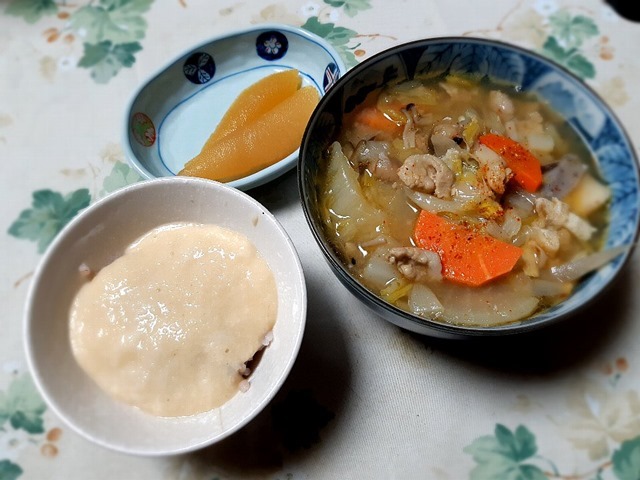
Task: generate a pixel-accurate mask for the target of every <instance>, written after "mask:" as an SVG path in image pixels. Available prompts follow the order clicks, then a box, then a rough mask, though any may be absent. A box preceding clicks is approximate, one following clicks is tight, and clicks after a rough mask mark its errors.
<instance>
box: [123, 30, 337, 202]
mask: <svg viewBox="0 0 640 480" xmlns="http://www.w3.org/2000/svg"><path fill="white" fill-rule="evenodd" d="M288 69H297V70H298V71H299V72H300V75H301V77H302V84H303V85H312V86H314V87H315V88H316V89H317V90H318V93H319V94H320V95H321V96H322V95H323V94H324V93H325V92H326V91H327V90H328V89H329V88H330V87H331V86H332V85H333V84H334V83H335V81H336V80H337V79H338V78H339V77H340V76H341V75H343V74H344V73H345V71H346V68H345V65H344V62H343V61H342V59H341V58H340V55H339V54H338V53H337V52H336V50H335V49H334V48H333V47H332V46H331V45H330V44H329V43H328V42H326V41H325V40H324V39H323V38H321V37H319V36H317V35H314V34H312V33H310V32H308V31H306V30H304V29H302V28H297V27H292V26H289V25H281V24H263V25H258V26H253V27H251V28H248V29H244V30H239V31H234V32H229V33H227V34H225V35H221V36H219V37H216V38H213V39H211V40H208V41H207V42H205V43H202V44H200V45H196V46H194V47H192V48H189V49H188V50H187V51H185V52H183V53H181V54H180V55H179V56H178V57H177V58H175V59H174V60H172V61H170V62H169V63H168V64H167V65H166V66H165V67H163V68H161V69H160V70H159V71H158V72H157V73H155V74H153V75H151V76H150V77H149V80H148V81H146V82H144V83H143V84H141V85H140V87H139V88H138V89H137V91H136V92H134V94H133V95H132V97H131V101H130V102H129V105H128V106H127V109H126V112H125V119H124V132H123V145H124V151H125V155H126V157H127V159H128V160H129V162H130V163H131V165H132V166H133V167H134V168H135V169H136V170H137V171H138V172H139V173H140V174H141V175H142V176H143V177H144V178H154V177H162V176H173V175H175V174H177V173H178V172H179V171H180V170H182V168H183V167H184V164H185V163H186V162H187V161H188V160H190V159H191V158H193V157H194V156H195V155H197V154H198V153H199V152H200V149H201V148H202V146H203V145H204V143H205V141H206V140H207V138H209V135H211V133H212V132H213V131H214V130H215V128H216V126H217V125H218V123H219V122H220V120H221V119H222V116H223V115H224V113H225V112H226V111H227V110H228V109H229V107H230V106H231V104H232V102H233V101H234V100H235V99H236V98H237V97H238V95H239V94H240V93H241V92H242V91H243V90H244V89H246V88H247V87H249V86H250V85H252V84H253V83H255V82H257V81H258V80H260V79H261V78H264V77H266V76H267V75H270V74H272V73H275V72H279V71H283V70H288ZM273 135H274V136H277V135H278V132H277V131H274V132H273ZM297 160H298V150H296V151H295V152H293V153H292V154H291V155H289V156H287V157H286V158H283V159H282V160H280V161H279V162H277V163H275V164H273V165H271V166H269V167H266V168H264V169H262V170H260V171H259V172H256V173H254V174H251V175H248V176H247V177H244V178H240V179H238V180H234V181H232V182H229V185H231V186H232V187H235V188H238V189H240V190H248V189H250V188H254V187H257V186H259V185H262V184H264V183H266V182H268V181H270V180H273V179H274V178H276V177H278V176H280V175H282V174H284V173H286V172H287V171H289V170H291V169H292V168H295V166H296V162H297Z"/></svg>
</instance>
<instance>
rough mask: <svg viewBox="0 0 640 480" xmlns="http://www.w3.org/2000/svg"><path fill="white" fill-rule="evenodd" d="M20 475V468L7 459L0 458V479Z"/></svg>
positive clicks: (10, 478) (15, 477) (13, 477)
mask: <svg viewBox="0 0 640 480" xmlns="http://www.w3.org/2000/svg"><path fill="white" fill-rule="evenodd" d="M20 475H22V468H20V466H18V465H16V464H15V463H13V462H10V461H9V460H0V480H16V479H17V478H18V477H19V476H20Z"/></svg>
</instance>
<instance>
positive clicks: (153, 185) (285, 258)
mask: <svg viewBox="0 0 640 480" xmlns="http://www.w3.org/2000/svg"><path fill="white" fill-rule="evenodd" d="M173 222H191V223H203V224H214V225H218V226H221V227H224V228H227V229H231V230H234V231H236V232H239V233H241V234H243V235H245V236H246V237H247V238H248V239H249V240H250V241H251V242H252V243H253V244H254V245H255V247H256V249H257V250H258V251H259V252H260V254H261V256H262V258H264V260H265V261H266V262H267V264H268V265H269V268H270V269H271V271H272V272H273V275H274V279H275V283H276V288H277V292H278V304H277V317H276V322H275V325H274V328H273V339H272V341H271V343H270V344H269V346H268V347H267V348H266V349H264V350H263V351H262V353H261V357H260V359H259V361H258V362H257V364H256V366H255V368H254V369H253V371H252V373H251V375H250V377H249V378H248V380H249V383H250V386H249V388H248V389H247V390H246V391H239V392H237V393H236V394H235V396H233V397H231V398H230V399H229V400H228V401H227V402H226V403H224V404H223V405H222V406H220V407H218V408H214V409H212V410H209V411H206V412H203V413H199V414H194V415H185V416H175V417H162V416H155V415H151V414H148V413H145V412H144V411H143V410H141V409H139V408H137V407H133V406H129V405H127V404H125V403H123V402H120V401H117V400H114V399H113V398H112V397H111V396H110V395H109V394H107V393H105V391H104V390H102V389H101V388H100V387H99V386H98V385H97V383H96V382H94V381H93V380H92V379H91V378H90V376H89V375H88V374H87V373H85V371H84V370H83V369H82V368H81V367H80V365H79V363H78V362H77V361H76V358H75V356H74V354H73V351H72V347H71V342H70V326H69V325H70V318H69V315H70V309H71V305H72V302H73V299H74V297H75V295H76V293H77V292H78V290H79V289H80V288H81V287H82V286H83V285H84V284H86V278H83V275H82V266H83V265H84V266H85V268H86V267H89V268H91V270H93V271H96V272H97V271H99V270H101V269H102V268H103V267H105V266H107V265H109V264H110V263H111V262H113V261H114V260H115V259H116V258H118V257H120V256H121V255H122V254H123V252H124V250H125V249H126V248H127V246H128V245H129V244H130V243H131V242H132V241H134V240H135V239H136V238H139V237H140V236H141V235H142V234H144V233H145V232H147V231H150V230H152V229H154V228H156V227H158V226H160V225H163V224H166V223H173ZM163 261H164V260H163ZM306 302H307V293H306V287H305V282H304V274H303V271H302V267H301V264H300V261H299V258H298V255H297V253H296V250H295V247H294V246H293V243H292V242H291V240H290V238H289V237H288V235H287V233H286V232H285V230H284V229H283V228H282V226H281V225H280V223H279V222H278V221H277V219H276V218H275V217H274V216H273V215H272V214H271V213H269V211H267V210H266V209H265V208H264V207H263V206H262V205H261V204H260V203H258V202H257V201H256V200H254V199H253V198H252V197H251V196H249V195H248V194H246V193H244V192H242V191H240V190H238V189H235V188H231V187H229V186H228V185H225V184H222V183H219V182H214V181H211V180H205V179H200V178H192V177H166V178H158V179H152V180H146V181H142V182H138V183H135V184H132V185H130V186H128V187H125V188H123V189H120V190H118V191H116V192H114V193H112V194H110V195H109V196H107V197H104V198H103V199H101V200H99V201H98V202H96V203H94V204H93V205H91V206H90V207H89V208H87V209H85V210H83V211H82V212H81V213H80V214H79V215H78V216H76V217H75V218H74V219H73V220H72V221H71V222H70V223H69V224H67V226H66V227H65V228H64V229H63V231H62V232H60V234H59V235H58V236H57V237H56V239H55V241H54V242H53V243H52V244H51V246H50V247H49V249H48V250H47V252H46V253H45V255H44V256H43V258H42V260H41V262H40V264H39V266H38V268H37V269H36V272H35V274H34V277H33V280H32V282H31V285H30V289H29V294H28V296H27V302H26V308H25V324H24V325H25V326H24V329H25V330H24V342H25V343H24V347H25V353H26V358H27V362H28V365H29V368H30V371H31V373H32V375H33V378H34V382H35V383H36V385H37V387H38V389H39V391H40V393H41V394H42V397H43V398H44V399H45V401H46V402H47V403H48V404H49V406H50V408H51V409H52V410H53V411H54V412H55V413H56V414H57V415H58V416H59V417H60V418H61V419H62V420H63V421H64V422H65V423H67V424H68V425H69V427H70V428H72V429H73V430H75V431H76V432H78V433H79V434H81V435H82V436H83V437H85V438H86V439H88V440H90V441H92V442H94V443H96V444H98V445H101V446H103V447H107V448H110V449H112V450H115V451H119V452H123V453H128V454H135V455H145V456H157V455H171V454H179V453H185V452H188V451H193V450H196V449H199V448H202V447H204V446H207V445H211V444H213V443H215V442H218V441H220V440H222V439H224V438H226V437H227V436H228V435H231V434H232V433H233V432H235V431H237V430H238V429H240V428H242V427H243V426H244V425H245V424H247V423H248V422H249V421H251V419H253V418H254V417H255V416H256V415H257V414H258V413H259V412H260V411H261V410H262V409H263V408H265V407H266V406H267V405H268V404H269V402H270V401H271V399H272V398H273V397H274V395H275V394H276V393H277V391H278V390H279V388H280V387H281V386H282V384H283V383H284V381H285V379H286V378H287V375H288V373H289V371H290V370H291V368H292V366H293V364H294V362H295V359H296V357H297V354H298V351H299V348H300V344H301V342H302V337H303V334H304V328H305V322H306V311H307V303H306Z"/></svg>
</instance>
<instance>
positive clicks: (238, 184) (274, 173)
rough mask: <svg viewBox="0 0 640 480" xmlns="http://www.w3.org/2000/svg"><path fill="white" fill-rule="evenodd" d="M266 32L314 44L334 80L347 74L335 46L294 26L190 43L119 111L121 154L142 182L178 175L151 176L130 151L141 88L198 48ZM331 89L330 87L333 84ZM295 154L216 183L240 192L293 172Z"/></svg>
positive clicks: (265, 25)
mask: <svg viewBox="0 0 640 480" xmlns="http://www.w3.org/2000/svg"><path fill="white" fill-rule="evenodd" d="M269 30H280V31H283V32H288V33H291V34H295V35H298V36H301V37H303V38H305V39H306V40H308V41H310V42H312V43H315V44H317V45H318V46H320V47H321V48H322V49H323V50H324V51H325V52H327V54H329V56H330V57H331V58H332V59H333V62H334V63H335V64H336V66H337V68H338V79H339V78H341V77H342V76H343V75H345V74H346V73H347V68H346V66H345V63H344V60H343V59H342V57H341V56H340V54H339V53H338V51H337V50H336V49H335V47H333V45H331V44H330V43H329V42H328V41H327V40H325V39H324V38H322V37H320V36H319V35H316V34H315V33H312V32H310V31H309V30H305V29H304V28H302V27H296V26H294V25H288V24H285V23H261V24H257V25H252V26H250V27H246V28H241V29H235V30H231V31H227V32H223V33H221V34H219V35H215V36H212V37H209V38H208V39H205V40H202V41H200V42H198V43H197V44H194V45H191V46H188V47H186V48H184V49H182V50H181V51H180V52H178V53H177V54H175V55H174V56H173V57H172V58H170V59H169V60H168V61H165V62H164V63H162V64H161V65H160V66H159V67H157V68H156V69H155V70H154V71H153V72H152V73H151V74H149V75H148V76H146V77H145V78H144V79H143V80H142V81H141V82H139V84H138V85H137V87H136V88H135V89H134V91H133V92H132V93H131V94H130V95H129V98H128V99H127V101H126V103H125V107H124V112H123V121H122V130H121V140H122V142H121V143H122V146H123V147H122V148H123V151H124V156H125V158H126V159H127V161H128V163H129V165H130V166H132V167H133V168H134V169H135V170H136V172H137V173H138V174H139V175H140V176H141V177H142V178H143V179H145V180H146V179H153V178H162V177H169V178H171V177H175V176H178V175H175V174H174V175H163V176H162V177H158V176H156V175H153V174H152V173H151V172H150V171H149V170H148V169H147V168H146V167H145V166H144V164H143V162H141V161H140V160H139V159H138V157H137V156H136V154H135V153H134V152H133V149H132V148H131V141H130V140H131V139H130V134H129V132H130V128H129V124H130V120H131V115H132V113H133V105H134V103H135V101H136V100H137V99H138V97H139V96H140V94H141V93H142V92H143V91H144V89H145V88H147V87H148V86H149V85H150V84H151V83H152V82H154V81H155V80H157V79H158V78H159V77H160V76H161V75H163V74H164V73H165V72H166V71H167V70H168V69H169V68H170V67H172V66H173V65H175V64H177V63H178V62H179V61H180V60H181V59H183V58H184V57H186V56H187V55H189V54H190V53H193V52H195V51H197V50H199V49H201V48H204V47H206V46H208V45H211V44H214V43H216V42H220V41H222V40H227V39H232V38H235V37H240V36H244V35H248V34H251V33H254V32H261V31H269ZM334 84H335V83H334ZM331 87H333V85H332V86H331ZM331 87H329V88H328V89H327V91H328V90H330V89H331ZM319 93H320V98H322V97H323V96H324V95H325V93H326V92H319ZM299 153H300V148H299V147H298V148H297V149H296V150H294V151H293V152H292V153H291V154H289V155H288V156H286V157H284V158H283V159H281V160H279V161H277V162H276V163H274V164H273V165H269V166H268V167H265V168H263V169H262V170H259V171H257V172H255V173H252V174H250V175H247V176H246V177H242V178H239V179H236V180H232V181H230V182H219V183H224V184H225V185H229V186H231V187H234V188H237V189H239V190H243V191H246V190H249V189H251V188H254V187H257V186H260V185H262V184H264V183H267V182H269V181H271V180H273V179H275V178H277V177H278V176H280V175H283V174H285V173H286V172H288V171H289V170H292V169H294V168H295V167H296V164H297V159H298V156H299Z"/></svg>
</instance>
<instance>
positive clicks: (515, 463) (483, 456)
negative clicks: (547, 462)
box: [464, 424, 547, 480]
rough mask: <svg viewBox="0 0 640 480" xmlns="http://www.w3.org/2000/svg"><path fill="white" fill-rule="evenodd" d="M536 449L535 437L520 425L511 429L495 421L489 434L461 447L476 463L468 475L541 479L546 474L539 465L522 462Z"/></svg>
mask: <svg viewBox="0 0 640 480" xmlns="http://www.w3.org/2000/svg"><path fill="white" fill-rule="evenodd" d="M537 449H538V448H537V446H536V439H535V437H534V436H533V434H532V433H531V432H530V431H529V430H528V429H527V428H526V427H524V426H522V425H520V426H518V427H517V428H516V430H515V432H512V431H511V430H509V429H508V428H507V427H505V426H504V425H500V424H498V425H496V428H495V431H494V434H493V435H487V436H484V437H480V438H478V439H476V440H475V441H474V442H473V443H472V444H471V445H469V446H468V447H466V448H465V449H464V451H465V453H468V454H470V455H472V456H473V459H474V461H475V462H476V463H477V466H476V467H475V468H474V469H473V470H472V471H471V474H470V477H469V478H470V479H471V480H487V479H513V480H545V479H546V478H547V477H546V476H545V474H544V472H543V471H542V470H541V469H540V468H538V467H537V466H535V465H533V464H531V463H525V462H526V461H528V460H531V458H532V457H533V456H534V455H535V454H536V452H537Z"/></svg>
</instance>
